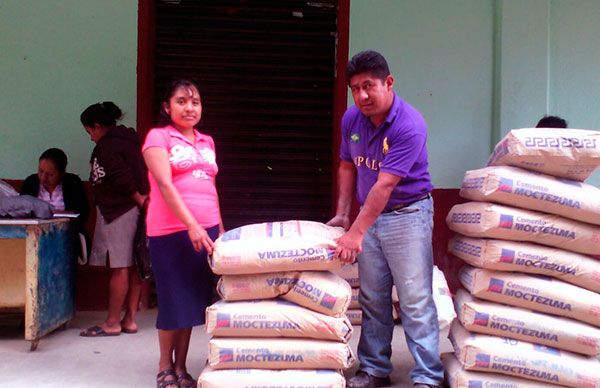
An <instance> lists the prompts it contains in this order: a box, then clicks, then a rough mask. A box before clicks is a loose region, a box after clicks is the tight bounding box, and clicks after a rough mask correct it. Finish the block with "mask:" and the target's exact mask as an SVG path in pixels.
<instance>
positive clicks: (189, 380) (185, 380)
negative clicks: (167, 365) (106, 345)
mask: <svg viewBox="0 0 600 388" xmlns="http://www.w3.org/2000/svg"><path fill="white" fill-rule="evenodd" d="M177 382H178V383H179V387H180V388H195V387H197V386H198V382H197V381H196V380H194V378H193V377H192V376H190V374H189V373H187V372H182V373H180V374H178V375H177Z"/></svg>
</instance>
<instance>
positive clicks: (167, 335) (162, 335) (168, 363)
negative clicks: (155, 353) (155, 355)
mask: <svg viewBox="0 0 600 388" xmlns="http://www.w3.org/2000/svg"><path fill="white" fill-rule="evenodd" d="M177 331H178V330H158V344H159V348H160V359H159V361H158V371H159V373H160V372H162V371H165V370H168V369H174V368H173V352H174V351H175V342H176V338H177ZM166 381H173V382H174V384H173V386H176V384H175V383H176V378H175V377H174V376H173V377H168V378H166Z"/></svg>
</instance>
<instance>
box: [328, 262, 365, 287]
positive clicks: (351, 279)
mask: <svg viewBox="0 0 600 388" xmlns="http://www.w3.org/2000/svg"><path fill="white" fill-rule="evenodd" d="M331 272H333V273H334V274H336V275H338V276H339V277H341V278H342V279H344V280H345V281H347V282H348V284H350V287H352V288H358V287H360V279H359V277H358V262H357V261H355V262H354V263H352V264H346V265H343V266H342V267H341V268H337V269H332V270H331Z"/></svg>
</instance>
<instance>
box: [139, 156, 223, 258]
mask: <svg viewBox="0 0 600 388" xmlns="http://www.w3.org/2000/svg"><path fill="white" fill-rule="evenodd" d="M143 155H144V160H145V162H146V166H148V171H150V174H152V176H153V177H154V179H155V180H156V183H157V184H158V188H159V190H160V193H161V194H162V196H163V198H164V200H165V202H166V203H167V206H169V209H171V211H172V212H173V214H175V216H176V217H177V218H178V219H179V220H181V222H183V223H184V224H185V225H186V227H187V228H188V234H189V236H190V240H191V241H192V244H193V245H194V248H195V249H196V250H197V251H199V250H200V249H202V247H204V248H205V249H206V251H207V252H208V253H209V254H212V251H213V248H214V243H213V241H212V240H211V239H210V237H209V236H208V233H207V232H206V230H205V229H204V228H202V227H201V226H200V225H198V222H197V221H196V219H195V218H194V216H193V215H192V213H191V212H190V210H189V209H188V207H187V206H186V205H185V203H184V202H183V199H182V198H181V195H179V192H178V191H177V189H176V188H175V185H173V180H172V176H171V166H170V164H169V154H168V153H167V150H166V149H164V148H160V147H150V148H147V149H146V150H145V151H144V153H143Z"/></svg>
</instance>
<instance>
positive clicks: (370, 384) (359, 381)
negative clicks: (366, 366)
mask: <svg viewBox="0 0 600 388" xmlns="http://www.w3.org/2000/svg"><path fill="white" fill-rule="evenodd" d="M346 383H347V385H346V387H347V388H377V387H386V386H388V385H390V384H391V383H390V378H389V377H377V376H372V375H370V374H368V373H366V372H362V371H359V372H358V373H356V376H354V377H352V378H350V379H348V381H347V382H346Z"/></svg>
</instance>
